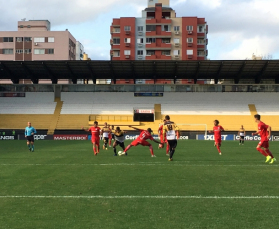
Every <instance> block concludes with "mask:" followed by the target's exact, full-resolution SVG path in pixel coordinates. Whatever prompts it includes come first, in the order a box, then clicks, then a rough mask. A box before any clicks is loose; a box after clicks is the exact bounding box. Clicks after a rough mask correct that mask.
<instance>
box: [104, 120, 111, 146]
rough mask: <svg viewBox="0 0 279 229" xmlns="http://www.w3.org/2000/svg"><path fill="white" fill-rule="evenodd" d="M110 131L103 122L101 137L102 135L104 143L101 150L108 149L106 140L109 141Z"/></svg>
mask: <svg viewBox="0 0 279 229" xmlns="http://www.w3.org/2000/svg"><path fill="white" fill-rule="evenodd" d="M110 132H111V130H110V128H109V127H108V124H107V123H106V122H105V123H104V127H103V129H102V135H103V141H104V145H103V149H106V150H107V149H108V140H109V134H110Z"/></svg>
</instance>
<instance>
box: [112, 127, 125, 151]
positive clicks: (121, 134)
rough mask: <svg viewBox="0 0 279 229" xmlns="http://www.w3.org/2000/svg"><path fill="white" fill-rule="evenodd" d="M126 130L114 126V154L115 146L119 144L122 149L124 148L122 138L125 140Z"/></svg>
mask: <svg viewBox="0 0 279 229" xmlns="http://www.w3.org/2000/svg"><path fill="white" fill-rule="evenodd" d="M125 133H126V132H125V131H123V130H120V127H119V126H118V127H116V129H115V132H114V137H115V141H114V143H113V151H114V156H117V153H116V146H118V145H119V146H120V147H121V148H122V149H123V151H124V150H125V145H124V140H125V136H124V134H125Z"/></svg>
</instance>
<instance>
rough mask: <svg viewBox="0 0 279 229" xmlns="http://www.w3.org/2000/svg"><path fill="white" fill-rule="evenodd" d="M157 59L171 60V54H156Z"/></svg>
mask: <svg viewBox="0 0 279 229" xmlns="http://www.w3.org/2000/svg"><path fill="white" fill-rule="evenodd" d="M157 59H158V60H171V59H172V58H171V55H169V56H166V55H162V56H158V57H157Z"/></svg>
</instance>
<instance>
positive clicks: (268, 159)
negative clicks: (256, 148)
mask: <svg viewBox="0 0 279 229" xmlns="http://www.w3.org/2000/svg"><path fill="white" fill-rule="evenodd" d="M270 159H271V156H269V155H268V156H266V160H265V163H267V162H269V161H270Z"/></svg>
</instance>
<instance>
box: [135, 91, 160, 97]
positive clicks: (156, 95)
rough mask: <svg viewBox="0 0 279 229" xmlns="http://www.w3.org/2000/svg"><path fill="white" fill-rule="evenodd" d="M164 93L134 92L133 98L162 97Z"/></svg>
mask: <svg viewBox="0 0 279 229" xmlns="http://www.w3.org/2000/svg"><path fill="white" fill-rule="evenodd" d="M163 96H164V93H158V92H157V93H152V92H150V93H148V92H135V93H134V97H163Z"/></svg>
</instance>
